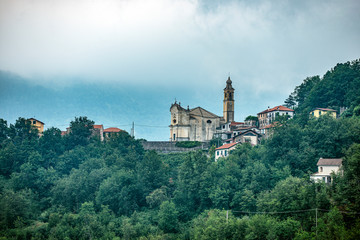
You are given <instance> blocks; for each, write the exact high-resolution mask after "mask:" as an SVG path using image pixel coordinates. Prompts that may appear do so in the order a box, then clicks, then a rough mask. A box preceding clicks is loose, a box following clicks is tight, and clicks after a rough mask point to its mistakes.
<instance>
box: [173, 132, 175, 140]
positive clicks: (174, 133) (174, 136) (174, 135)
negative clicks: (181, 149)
mask: <svg viewBox="0 0 360 240" xmlns="http://www.w3.org/2000/svg"><path fill="white" fill-rule="evenodd" d="M173 138H174V141H175V140H176V134H175V133H174V136H173Z"/></svg>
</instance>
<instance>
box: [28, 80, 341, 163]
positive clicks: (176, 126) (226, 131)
mask: <svg viewBox="0 0 360 240" xmlns="http://www.w3.org/2000/svg"><path fill="white" fill-rule="evenodd" d="M225 84H226V85H225V88H224V99H223V116H218V115H216V114H214V113H212V112H210V111H208V110H206V109H204V108H202V107H195V108H191V109H190V108H189V106H187V108H184V107H182V106H181V103H180V102H179V103H178V102H177V101H175V102H174V103H173V104H171V107H170V115H171V116H170V125H169V128H170V138H169V141H156V142H153V141H143V142H142V145H143V147H144V149H145V150H155V151H158V152H162V153H171V152H187V151H193V150H198V149H202V150H206V149H209V147H211V143H210V142H215V143H216V144H215V145H216V149H215V161H217V160H218V158H220V157H227V156H229V154H230V152H231V151H232V150H234V149H235V148H236V146H237V145H239V144H243V143H249V144H251V145H252V146H256V145H258V144H260V143H261V139H267V138H268V137H269V136H271V133H272V129H273V128H275V127H277V126H279V125H280V121H281V120H288V119H291V118H293V117H294V114H295V111H294V109H291V108H288V107H286V106H283V105H279V106H275V107H271V108H270V107H268V108H267V109H265V110H263V111H261V112H259V113H257V114H256V115H257V116H248V117H247V118H246V119H245V121H243V122H238V121H235V89H234V88H233V86H232V80H231V79H230V77H228V79H227V81H226V83H225ZM342 111H343V110H342ZM325 114H328V115H330V116H331V117H333V118H337V111H336V110H334V109H330V108H314V109H313V110H312V111H311V112H310V117H315V118H318V117H320V116H321V115H325ZM28 121H29V122H30V123H31V125H33V126H34V127H36V128H37V129H38V132H39V135H40V136H41V135H42V134H43V132H44V125H45V124H44V123H43V122H42V121H39V120H37V119H35V118H30V119H28ZM70 132H71V128H70V127H68V128H66V131H61V135H62V136H65V135H68V134H69V133H70ZM119 132H124V130H122V129H119V128H116V127H109V128H106V129H104V126H103V125H102V124H94V125H93V128H92V136H97V137H98V138H99V139H100V140H101V141H104V140H105V139H108V138H110V137H111V136H112V135H116V134H118V133H119ZM131 136H133V134H131ZM133 137H134V136H133ZM189 142H190V144H189ZM191 142H192V143H191ZM194 143H195V144H194ZM184 146H185V147H184Z"/></svg>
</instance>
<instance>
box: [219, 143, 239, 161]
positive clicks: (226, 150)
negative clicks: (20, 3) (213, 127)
mask: <svg viewBox="0 0 360 240" xmlns="http://www.w3.org/2000/svg"><path fill="white" fill-rule="evenodd" d="M238 144H239V143H237V142H234V143H228V144H224V145H222V146H221V147H218V148H216V149H215V162H216V161H217V160H218V159H219V158H220V157H227V156H229V154H230V151H232V150H234V149H235V148H236V145H238Z"/></svg>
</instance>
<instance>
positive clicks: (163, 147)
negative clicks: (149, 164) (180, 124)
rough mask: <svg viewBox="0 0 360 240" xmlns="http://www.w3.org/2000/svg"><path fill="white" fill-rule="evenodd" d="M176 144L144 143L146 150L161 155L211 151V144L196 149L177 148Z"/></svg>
mask: <svg viewBox="0 0 360 240" xmlns="http://www.w3.org/2000/svg"><path fill="white" fill-rule="evenodd" d="M175 144H176V142H164V141H161V142H160V141H158V142H153V141H143V142H142V145H143V147H144V149H145V150H155V151H157V152H160V153H176V152H190V151H196V150H208V149H209V143H206V142H204V143H202V144H201V145H200V146H198V147H194V148H181V147H176V146H175Z"/></svg>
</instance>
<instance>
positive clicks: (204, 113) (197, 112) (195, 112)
mask: <svg viewBox="0 0 360 240" xmlns="http://www.w3.org/2000/svg"><path fill="white" fill-rule="evenodd" d="M191 115H193V116H200V117H206V118H220V117H219V116H217V115H215V114H213V113H211V112H209V111H207V110H205V109H203V108H202V107H196V108H193V109H191V110H190V116H191Z"/></svg>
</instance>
